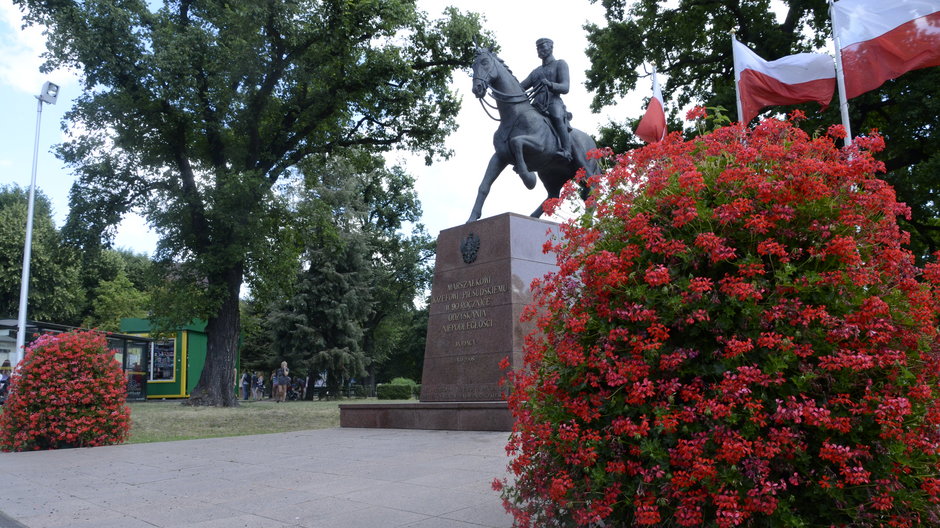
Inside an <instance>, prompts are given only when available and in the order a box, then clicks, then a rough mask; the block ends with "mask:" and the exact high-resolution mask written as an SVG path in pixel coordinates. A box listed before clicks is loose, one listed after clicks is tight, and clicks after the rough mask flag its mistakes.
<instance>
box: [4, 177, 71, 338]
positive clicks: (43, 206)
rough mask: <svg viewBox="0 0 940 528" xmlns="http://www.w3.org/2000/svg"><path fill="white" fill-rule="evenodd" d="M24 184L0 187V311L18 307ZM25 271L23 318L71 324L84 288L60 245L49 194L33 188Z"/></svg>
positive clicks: (10, 312) (68, 254)
mask: <svg viewBox="0 0 940 528" xmlns="http://www.w3.org/2000/svg"><path fill="white" fill-rule="evenodd" d="M28 194H29V190H28V189H23V188H20V187H18V186H16V185H10V186H2V187H0V314H3V315H6V316H16V314H17V313H18V312H19V302H20V284H21V282H22V273H23V245H24V242H25V240H26V239H25V235H26V212H27V208H28V205H27V202H28ZM31 255H32V257H31V259H30V268H29V269H30V272H29V304H28V317H29V318H30V319H35V320H40V321H51V322H56V323H65V324H69V323H72V324H74V323H77V320H76V319H77V316H78V315H79V312H80V310H81V304H82V300H83V299H84V297H85V293H84V291H83V290H82V288H81V285H80V283H79V270H80V263H79V261H78V258H77V257H76V254H75V252H74V251H73V250H71V249H70V248H69V247H67V246H65V245H63V243H62V239H61V237H60V235H59V232H58V231H57V230H56V228H55V224H54V223H53V221H52V208H51V206H50V203H49V199H48V198H47V197H46V196H45V195H44V194H43V193H42V192H41V191H39V192H37V193H36V196H35V202H34V211H33V237H32V250H31Z"/></svg>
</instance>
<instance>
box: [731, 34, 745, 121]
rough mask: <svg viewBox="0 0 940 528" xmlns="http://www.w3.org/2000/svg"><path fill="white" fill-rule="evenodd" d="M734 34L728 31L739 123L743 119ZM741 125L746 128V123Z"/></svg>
mask: <svg viewBox="0 0 940 528" xmlns="http://www.w3.org/2000/svg"><path fill="white" fill-rule="evenodd" d="M735 32H736V31H735V30H734V29H732V30H731V31H730V33H731V62H732V63H733V64H734V66H733V68H732V69H733V70H734V99H735V103H737V105H738V122H740V121H741V120H742V119H744V117H743V115H744V112H743V111H742V110H741V89H740V87H739V86H738V64H737V63H736V62H735V60H734V43H735V42H737V38H735V36H734V35H735ZM742 124H743V125H745V126H747V123H742Z"/></svg>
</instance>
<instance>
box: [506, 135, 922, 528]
mask: <svg viewBox="0 0 940 528" xmlns="http://www.w3.org/2000/svg"><path fill="white" fill-rule="evenodd" d="M833 132H834V133H836V134H837V133H838V132H839V130H834V131H833ZM882 146H883V143H882V141H881V139H880V138H879V137H877V136H876V137H872V138H858V140H857V141H856V144H855V145H854V146H853V147H852V148H848V149H842V150H840V149H837V148H836V147H835V145H834V140H833V138H832V136H825V137H819V138H810V137H808V136H807V135H806V134H805V133H804V132H802V131H800V130H799V129H797V128H795V127H793V126H792V125H791V124H790V123H787V122H780V121H773V120H768V121H764V122H763V123H762V124H760V125H759V126H758V127H757V128H755V129H753V130H747V129H745V128H742V127H739V126H733V127H726V128H721V129H718V130H716V131H714V132H712V133H711V134H709V135H707V136H703V137H699V138H697V139H695V140H692V141H688V142H685V141H683V140H682V139H681V138H680V137H679V135H678V134H673V135H671V136H669V137H668V138H667V139H666V140H664V141H662V142H659V143H654V144H651V145H649V146H647V147H645V148H642V149H638V150H635V151H632V152H628V153H626V154H623V155H620V156H619V157H617V158H616V159H615V160H614V161H615V166H614V167H613V168H612V169H611V170H609V171H608V172H607V173H606V174H604V175H602V176H598V177H594V178H593V181H591V182H590V183H591V184H592V186H593V187H594V188H595V189H596V190H595V192H594V194H593V196H592V199H591V200H590V201H589V202H588V203H587V204H586V207H588V213H587V214H584V215H582V216H581V217H580V218H576V219H574V220H572V221H570V222H568V223H567V224H565V225H564V226H562V231H563V233H564V236H563V237H562V238H561V239H560V240H559V241H557V242H556V243H554V244H552V245H553V247H552V249H553V250H554V251H556V253H557V254H558V264H559V270H558V271H557V272H556V273H554V274H552V275H550V276H548V277H547V278H546V279H544V280H542V281H538V282H537V283H536V287H537V290H538V295H537V303H536V305H535V306H533V307H530V309H529V310H528V317H530V318H532V319H534V320H536V322H537V323H538V327H539V329H540V332H538V333H535V334H533V335H531V336H529V338H528V340H527V343H526V350H525V366H524V368H522V369H521V370H520V371H518V372H516V373H513V374H510V375H509V381H510V383H511V384H512V385H513V392H512V394H511V395H510V399H509V404H510V408H511V409H512V411H513V414H514V416H515V419H516V425H515V429H514V432H513V435H512V437H511V440H510V443H509V445H508V446H507V451H508V453H509V454H510V455H511V456H512V458H513V460H512V462H511V464H510V466H509V469H510V471H511V473H512V474H513V477H514V478H512V479H510V480H507V481H496V482H494V487H495V488H497V489H501V490H502V494H503V498H504V503H505V505H506V507H507V509H508V510H509V511H510V512H512V513H513V515H514V516H515V518H516V521H517V524H518V525H520V526H533V527H545V526H633V525H649V526H719V527H729V526H922V525H933V526H937V525H940V517H938V504H940V471H938V469H940V465H938V461H940V432H938V431H940V399H938V396H940V394H938V393H940V388H938V381H940V354H938V347H937V343H938V341H937V337H938V336H937V322H938V321H937V315H938V295H937V291H938V290H937V288H936V287H937V282H938V279H940V268H938V266H937V265H935V264H932V265H928V266H927V267H926V268H925V269H924V270H921V269H919V268H917V267H916V266H915V265H914V259H913V258H912V255H911V253H910V252H909V251H907V250H905V249H904V248H903V244H905V243H906V242H907V234H906V233H904V232H902V231H901V230H900V229H899V228H898V225H897V223H896V216H897V215H903V214H907V208H906V207H905V206H903V205H901V204H898V203H897V202H896V200H895V194H894V191H893V190H892V189H891V187H890V186H888V184H886V183H885V182H884V181H882V180H879V179H877V178H876V177H875V176H874V174H875V173H876V172H878V171H879V170H882V167H881V164H880V163H879V162H877V161H875V160H874V159H873V158H872V156H871V154H870V153H869V151H872V150H877V149H879V148H881V147H882ZM566 192H568V194H569V195H570V194H571V193H572V192H573V191H572V189H570V188H569V189H567V190H566Z"/></svg>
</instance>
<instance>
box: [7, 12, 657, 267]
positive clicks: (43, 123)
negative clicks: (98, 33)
mask: <svg viewBox="0 0 940 528" xmlns="http://www.w3.org/2000/svg"><path fill="white" fill-rule="evenodd" d="M550 4H551V7H548V5H549V3H547V2H544V1H543V0H513V1H512V2H507V1H505V0H472V1H471V0H450V1H446V0H418V5H419V7H420V8H421V9H422V10H424V11H426V12H427V13H428V14H429V15H430V16H431V17H432V18H436V17H438V16H440V14H441V12H442V11H443V8H444V6H446V5H453V6H455V7H457V8H459V9H461V10H464V11H476V12H478V13H481V14H482V15H483V17H484V26H485V27H486V28H488V29H489V30H490V31H492V32H493V33H494V34H495V36H496V40H497V42H499V45H500V47H501V51H500V57H501V58H502V59H503V60H504V61H505V62H506V64H507V65H508V66H509V67H510V69H512V70H513V72H514V73H515V74H516V76H517V77H518V78H520V80H521V79H522V78H523V77H525V76H526V75H527V74H528V72H529V71H531V70H532V69H533V68H535V67H536V66H538V65H539V64H540V60H539V58H538V56H537V55H536V51H535V41H536V40H537V39H538V38H540V37H548V38H551V39H552V40H554V41H555V57H556V58H559V59H563V60H565V61H566V62H568V65H569V71H570V74H571V89H570V93H569V94H568V95H567V96H565V97H564V101H565V104H566V105H567V107H568V110H569V111H570V112H571V113H572V114H573V115H574V117H573V119H572V122H571V124H572V126H574V127H576V128H579V129H581V130H583V131H584V132H587V133H588V134H596V133H597V130H598V128H599V127H600V126H601V125H603V124H605V123H607V122H609V121H616V122H622V121H623V120H624V119H625V118H626V117H637V116H639V115H641V114H642V112H643V104H644V102H643V101H644V97H648V96H649V92H650V88H649V86H648V82H646V81H644V80H641V81H640V82H639V85H638V89H637V91H636V92H635V93H632V94H630V95H629V96H628V97H627V98H625V99H624V100H622V101H620V102H618V104H617V105H615V106H612V107H606V108H605V109H603V110H602V111H601V112H600V113H599V114H593V113H591V111H590V108H589V106H590V102H591V95H590V94H589V93H588V92H587V89H586V88H585V87H584V83H585V80H586V77H585V71H586V70H587V69H588V68H589V67H590V62H589V61H588V59H587V57H586V56H585V54H584V50H585V49H586V48H587V38H586V34H585V31H584V29H583V28H582V26H583V25H584V24H585V23H587V22H593V23H596V24H599V25H601V24H603V22H604V16H603V14H604V13H603V7H601V6H600V5H599V4H592V3H590V2H589V1H588V0H568V1H565V2H552V3H550ZM21 26H22V19H21V14H20V12H19V10H18V9H17V8H16V7H15V6H13V4H12V2H11V0H0V101H2V108H0V110H2V114H0V115H2V116H3V118H2V120H0V185H9V184H12V183H15V184H17V185H19V186H21V187H24V188H25V187H27V186H28V185H29V183H30V179H31V173H32V160H33V147H34V144H35V134H36V117H37V100H36V95H38V94H39V92H40V89H41V88H42V85H43V82H44V81H47V80H48V81H51V82H54V83H56V84H58V85H60V87H61V88H60V96H59V99H58V101H57V103H56V104H55V105H43V108H42V115H41V120H40V133H39V141H38V145H39V157H38V163H37V188H38V189H40V190H41V191H42V192H44V193H45V194H46V195H47V196H48V197H49V198H50V199H51V201H52V206H53V214H54V219H55V221H56V225H58V226H60V227H61V226H62V224H63V223H64V221H65V218H66V216H67V214H68V191H69V188H70V187H71V186H72V183H73V181H74V180H75V177H74V175H73V174H71V172H70V171H69V169H68V168H67V167H65V166H64V165H63V164H62V162H61V161H60V160H58V159H57V158H56V157H55V156H54V155H53V154H52V152H51V150H52V147H53V145H55V144H57V143H60V142H62V141H63V139H64V137H65V136H64V132H63V130H62V125H61V122H62V117H63V115H64V113H65V112H66V111H67V110H68V109H69V107H70V106H71V102H72V100H73V99H74V98H75V97H76V96H77V95H79V90H80V87H79V84H78V80H77V75H75V73H74V72H66V71H56V72H52V73H50V74H48V75H45V74H42V73H40V72H39V65H40V64H41V62H42V61H41V58H40V54H41V53H42V52H43V51H44V49H45V47H44V46H45V45H44V42H45V40H44V37H43V35H42V31H41V29H37V28H29V29H25V30H24V29H22V28H21ZM452 86H453V89H454V90H455V91H457V92H458V93H459V94H460V95H461V96H462V97H463V105H462V109H461V112H460V115H459V117H458V120H457V122H458V125H459V128H458V130H457V131H456V132H455V133H454V134H452V135H451V136H450V138H449V139H448V141H447V145H448V147H449V148H450V149H451V150H453V151H454V156H453V157H452V158H451V159H449V160H447V161H443V162H436V163H435V164H434V165H432V166H430V167H428V166H425V164H424V162H423V159H422V158H419V157H418V156H414V155H410V154H408V153H405V152H396V153H391V154H390V155H389V156H388V159H389V161H390V162H391V163H397V164H401V165H403V166H405V167H406V168H407V169H408V171H409V172H410V173H411V174H412V175H413V176H414V177H415V178H416V190H417V193H418V197H419V199H420V200H421V202H422V207H423V212H424V215H423V220H422V223H423V224H424V225H425V227H426V229H427V231H428V232H429V233H430V234H431V235H432V236H437V234H438V233H439V232H440V231H441V230H443V229H447V228H449V227H453V226H456V225H460V224H462V223H464V222H466V220H467V217H468V216H469V214H470V209H471V208H472V207H473V202H474V200H475V199H476V192H477V187H478V186H479V184H480V180H481V179H482V177H483V172H484V170H485V168H486V164H487V162H488V161H489V158H490V156H491V155H492V153H493V142H492V137H493V133H494V132H495V131H496V127H497V125H498V124H497V123H496V122H495V121H492V120H490V118H489V117H487V116H486V114H485V113H484V112H483V109H482V108H481V107H480V104H479V102H477V100H476V98H475V97H474V96H473V94H472V93H471V92H470V87H471V79H470V73H469V70H466V71H455V72H454V75H453V85H452ZM544 198H545V191H544V189H543V188H542V187H541V185H539V186H538V187H536V189H534V190H531V191H530V190H527V189H526V188H525V187H524V186H523V184H522V181H521V180H520V179H519V177H518V176H517V175H516V174H515V173H514V172H513V171H512V168H511V167H507V168H506V169H505V170H504V171H503V173H502V175H501V176H500V177H499V178H498V179H497V181H496V182H495V183H494V185H493V188H492V190H491V192H490V195H489V197H488V199H487V201H486V203H485V204H484V207H483V217H484V218H485V217H489V216H494V215H498V214H501V213H505V212H513V213H519V214H524V215H528V214H530V213H531V212H532V211H533V210H534V209H535V208H536V207H537V206H538V204H539V203H540V201H541V200H542V199H544ZM549 219H552V218H549ZM555 220H559V218H555ZM156 241H157V237H156V235H155V234H153V233H152V232H151V231H149V230H148V228H147V226H146V222H145V221H144V220H143V219H142V218H140V217H136V216H131V217H129V218H126V219H125V221H124V223H122V224H121V226H120V228H119V230H118V235H117V238H116V240H115V245H116V246H117V247H123V248H128V249H132V250H134V251H136V252H139V253H147V254H152V253H153V252H154V249H155V247H156Z"/></svg>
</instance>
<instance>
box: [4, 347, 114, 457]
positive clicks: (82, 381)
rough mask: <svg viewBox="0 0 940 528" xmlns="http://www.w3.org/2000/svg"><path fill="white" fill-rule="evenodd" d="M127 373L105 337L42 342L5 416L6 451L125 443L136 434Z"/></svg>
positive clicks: (19, 376) (15, 381)
mask: <svg viewBox="0 0 940 528" xmlns="http://www.w3.org/2000/svg"><path fill="white" fill-rule="evenodd" d="M126 398H127V389H126V381H125V379H124V371H123V370H121V366H120V365H119V364H118V363H117V361H115V360H114V358H113V357H112V353H111V352H110V351H109V350H108V349H107V342H106V340H105V338H104V336H103V335H102V334H97V333H93V332H69V333H64V334H58V335H44V336H41V337H40V338H39V339H37V340H36V341H35V342H34V343H33V344H32V346H31V347H30V348H29V350H28V351H27V353H26V358H25V359H24V360H23V361H22V362H21V363H20V364H19V365H17V368H16V371H15V373H14V374H13V377H12V383H11V385H10V395H9V397H8V398H7V400H6V402H5V403H4V406H3V412H2V413H0V449H3V450H4V451H30V450H39V449H60V448H65V447H91V446H100V445H109V444H119V443H122V442H124V440H126V439H127V435H128V433H129V432H130V428H131V423H130V409H129V408H128V407H127V404H126V403H125V399H126Z"/></svg>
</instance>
